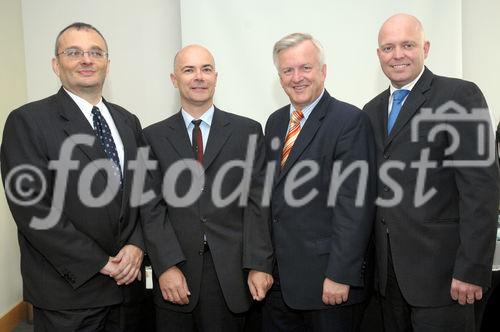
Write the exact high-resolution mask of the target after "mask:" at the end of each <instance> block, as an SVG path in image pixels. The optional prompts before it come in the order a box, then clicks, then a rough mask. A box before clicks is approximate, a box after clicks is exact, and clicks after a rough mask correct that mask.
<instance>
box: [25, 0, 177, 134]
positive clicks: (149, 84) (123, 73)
mask: <svg viewBox="0 0 500 332" xmlns="http://www.w3.org/2000/svg"><path fill="white" fill-rule="evenodd" d="M22 4H23V26H24V44H25V48H26V71H27V74H28V75H27V78H28V99H29V100H30V101H31V100H37V99H41V98H45V97H47V96H49V95H51V94H54V93H55V92H56V91H57V90H58V89H59V87H60V83H59V80H58V78H57V76H56V75H55V74H54V73H53V72H52V68H51V66H50V61H51V59H52V57H53V56H54V42H55V38H56V36H57V34H58V33H59V31H60V30H62V29H63V28H64V27H66V26H67V25H69V24H71V23H73V22H76V21H83V22H86V23H90V24H92V25H94V26H95V27H96V28H97V29H98V30H99V31H100V32H101V33H102V34H103V35H104V37H105V38H106V40H107V42H108V46H109V52H110V59H111V67H110V74H109V75H108V78H107V82H106V85H105V88H104V92H103V95H104V97H105V98H107V100H109V101H112V102H116V103H117V104H119V105H121V106H124V107H125V108H127V109H128V110H129V111H131V112H133V113H135V114H136V115H137V116H138V117H139V119H140V120H141V122H142V125H143V126H146V125H148V124H151V123H153V122H156V121H159V120H161V119H164V118H165V117H167V116H168V115H170V114H172V113H173V112H175V111H177V105H178V101H177V94H176V93H175V91H173V90H172V89H171V88H170V86H171V84H170V79H169V74H170V68H171V65H170V63H171V59H172V58H173V56H174V55H175V52H177V50H178V49H179V46H180V12H179V0H144V1H141V2H139V1H123V0H107V1H101V0H86V1H67V0H51V1H39V0H22Z"/></svg>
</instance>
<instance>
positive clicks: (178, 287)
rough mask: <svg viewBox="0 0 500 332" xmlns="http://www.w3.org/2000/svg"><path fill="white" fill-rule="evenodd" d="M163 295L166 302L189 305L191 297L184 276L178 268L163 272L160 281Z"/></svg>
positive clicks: (173, 267) (174, 267)
mask: <svg viewBox="0 0 500 332" xmlns="http://www.w3.org/2000/svg"><path fill="white" fill-rule="evenodd" d="M158 282H159V284H160V289H161V294H162V295H163V298H164V299H165V300H166V301H170V302H172V303H175V304H188V303H189V298H188V296H190V295H191V293H190V292H189V288H188V286H187V282H186V278H185V277H184V274H183V273H182V271H181V270H180V269H179V268H178V267H177V266H172V267H170V268H169V269H168V270H166V271H165V272H163V273H162V274H161V276H160V278H159V279H158Z"/></svg>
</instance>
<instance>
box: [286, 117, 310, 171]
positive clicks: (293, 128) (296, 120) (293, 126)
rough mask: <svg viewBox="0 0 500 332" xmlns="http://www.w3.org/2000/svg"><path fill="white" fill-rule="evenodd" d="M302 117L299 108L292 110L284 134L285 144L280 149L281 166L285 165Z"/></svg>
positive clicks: (297, 134) (298, 131)
mask: <svg viewBox="0 0 500 332" xmlns="http://www.w3.org/2000/svg"><path fill="white" fill-rule="evenodd" d="M302 118H304V114H302V111H301V110H295V111H293V112H292V116H291V117H290V124H289V128H288V133H287V134H286V138H285V144H284V145H283V151H281V162H280V164H281V168H283V167H284V166H285V163H286V160H287V159H288V156H289V155H290V151H292V147H293V144H294V143H295V140H296V139H297V136H299V133H300V120H302Z"/></svg>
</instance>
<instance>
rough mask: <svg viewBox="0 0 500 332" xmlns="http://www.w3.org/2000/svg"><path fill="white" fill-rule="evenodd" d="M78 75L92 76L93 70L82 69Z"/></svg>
mask: <svg viewBox="0 0 500 332" xmlns="http://www.w3.org/2000/svg"><path fill="white" fill-rule="evenodd" d="M78 73H79V74H80V75H83V76H92V75H93V74H94V73H95V70H93V69H82V70H79V71H78Z"/></svg>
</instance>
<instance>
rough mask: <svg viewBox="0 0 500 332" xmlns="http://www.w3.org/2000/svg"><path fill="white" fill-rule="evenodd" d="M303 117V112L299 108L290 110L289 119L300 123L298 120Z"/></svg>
mask: <svg viewBox="0 0 500 332" xmlns="http://www.w3.org/2000/svg"><path fill="white" fill-rule="evenodd" d="M303 118H304V113H302V111H301V110H295V111H293V112H292V118H291V121H292V122H295V123H300V120H302V119H303Z"/></svg>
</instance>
